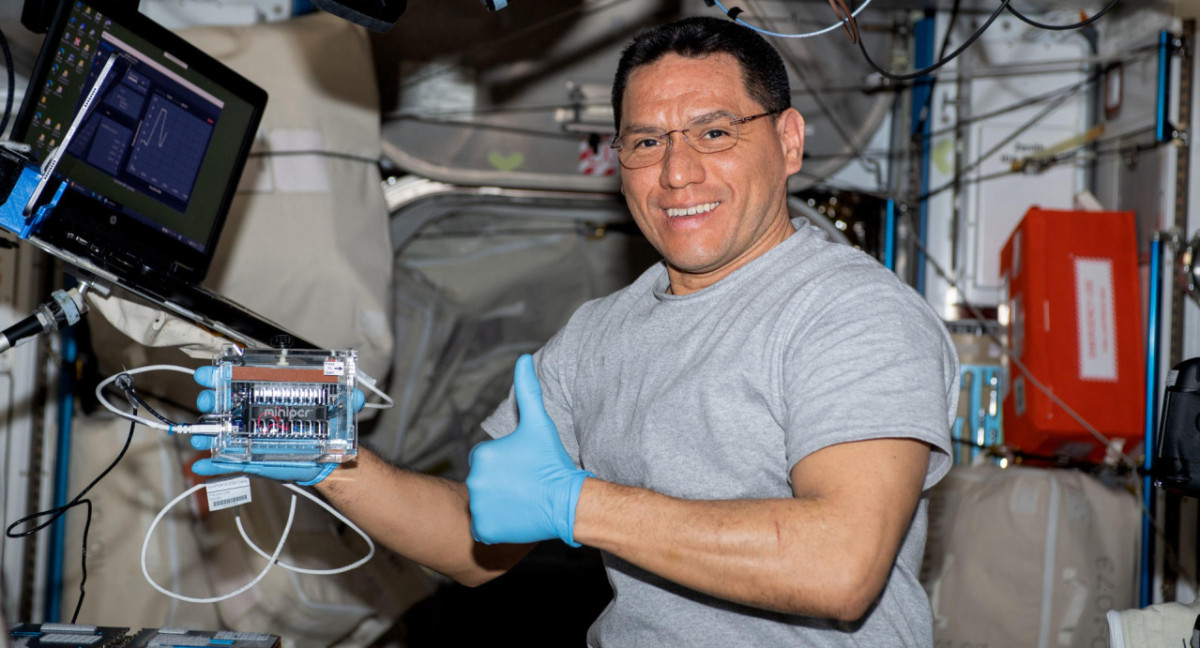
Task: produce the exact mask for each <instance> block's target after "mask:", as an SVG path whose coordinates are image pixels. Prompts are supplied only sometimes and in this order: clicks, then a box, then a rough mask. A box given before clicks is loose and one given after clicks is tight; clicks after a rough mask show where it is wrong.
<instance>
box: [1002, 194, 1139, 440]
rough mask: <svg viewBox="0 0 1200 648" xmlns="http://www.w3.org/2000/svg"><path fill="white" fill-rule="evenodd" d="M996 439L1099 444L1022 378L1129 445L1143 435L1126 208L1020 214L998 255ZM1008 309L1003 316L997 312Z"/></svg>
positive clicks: (1133, 241)
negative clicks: (1000, 413)
mask: <svg viewBox="0 0 1200 648" xmlns="http://www.w3.org/2000/svg"><path fill="white" fill-rule="evenodd" d="M1000 273H1001V285H1002V286H1003V294H1002V297H1001V300H1002V314H1001V321H1002V323H1003V324H1005V333H1006V335H1007V342H1008V346H1009V349H1010V350H1011V352H1012V355H1013V357H1014V358H1015V359H1016V360H1018V361H1020V363H1021V364H1023V365H1024V367H1025V369H1026V371H1022V370H1021V369H1020V367H1018V366H1016V365H1017V363H1016V362H1013V361H1011V360H1009V359H1007V358H1006V359H1005V363H1004V385H1005V393H1004V425H1003V427H1004V441H1005V443H1006V444H1008V445H1010V446H1013V447H1016V448H1019V449H1020V450H1024V451H1026V452H1030V453H1033V454H1039V455H1064V456H1068V457H1072V458H1076V459H1086V460H1091V461H1099V460H1101V459H1103V457H1104V455H1105V450H1106V449H1105V448H1104V446H1103V444H1102V443H1101V442H1100V441H1098V440H1097V439H1096V438H1095V437H1094V436H1093V435H1092V434H1090V433H1089V432H1088V431H1087V430H1086V429H1084V427H1083V426H1082V425H1080V424H1079V423H1078V422H1076V421H1075V419H1073V418H1072V417H1071V416H1070V415H1069V414H1067V412H1066V411H1065V410H1064V409H1063V408H1062V407H1060V406H1059V405H1057V404H1055V403H1054V402H1053V400H1052V399H1051V398H1050V396H1048V395H1047V394H1045V393H1044V392H1043V391H1042V390H1041V389H1039V388H1038V387H1036V386H1035V384H1034V383H1033V381H1032V380H1031V379H1030V376H1029V374H1032V376H1033V378H1035V379H1036V380H1037V381H1038V382H1040V383H1042V385H1044V386H1045V387H1046V388H1048V389H1049V390H1051V391H1052V392H1053V393H1054V395H1056V396H1057V397H1058V398H1060V399H1062V401H1063V402H1065V403H1066V404H1067V405H1068V406H1069V407H1070V408H1071V409H1073V410H1074V411H1075V412H1076V413H1078V414H1079V415H1080V416H1081V417H1083V419H1084V420H1086V421H1087V422H1088V423H1090V424H1091V425H1092V426H1093V427H1095V428H1096V429H1097V430H1098V431H1099V432H1100V433H1101V434H1103V435H1104V436H1106V437H1108V438H1110V439H1112V440H1113V441H1115V442H1117V443H1122V441H1123V442H1124V443H1123V446H1124V449H1125V450H1128V449H1130V448H1132V447H1133V446H1135V445H1137V443H1138V442H1139V441H1140V440H1141V438H1142V429H1143V427H1144V425H1145V422H1144V418H1143V417H1144V411H1145V396H1144V390H1143V387H1142V382H1143V380H1144V375H1143V374H1144V366H1145V358H1144V354H1145V351H1144V349H1145V343H1144V341H1143V337H1142V307H1141V299H1140V297H1139V282H1138V254H1137V233H1136V230H1135V224H1134V214H1133V212H1076V211H1056V210H1048V209H1041V208H1038V207H1034V208H1032V209H1030V210H1029V211H1028V212H1026V214H1025V217H1024V218H1023V219H1022V220H1021V222H1020V223H1019V224H1018V225H1017V228H1016V229H1015V230H1014V231H1013V233H1012V235H1011V236H1010V237H1009V239H1008V241H1007V242H1006V243H1005V245H1004V249H1003V250H1002V251H1001V253H1000ZM1004 310H1007V316H1005V314H1004V313H1003V311H1004Z"/></svg>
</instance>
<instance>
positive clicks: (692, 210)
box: [667, 202, 721, 218]
mask: <svg viewBox="0 0 1200 648" xmlns="http://www.w3.org/2000/svg"><path fill="white" fill-rule="evenodd" d="M720 204H721V203H719V202H710V203H704V204H703V205H696V206H694V207H688V208H687V209H680V208H678V207H672V208H670V209H668V210H667V216H670V217H672V218H675V217H678V216H695V215H696V214H703V213H705V212H710V211H712V210H714V209H716V208H717V205H720Z"/></svg>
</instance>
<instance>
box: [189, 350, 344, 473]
mask: <svg viewBox="0 0 1200 648" xmlns="http://www.w3.org/2000/svg"><path fill="white" fill-rule="evenodd" d="M215 374H216V367H214V366H211V365H209V366H205V367H200V368H199V369H197V370H196V371H195V373H194V374H192V377H193V378H194V379H195V381H196V382H197V383H199V384H200V385H201V386H203V387H208V388H209V389H205V390H204V391H202V392H200V394H199V395H198V396H197V397H196V407H198V408H199V409H200V411H201V412H211V411H212V410H213V408H214V407H216V404H217V395H216V393H214V392H213V391H212V387H215V386H216V384H217V381H216V375H215ZM366 400H367V398H366V395H365V394H363V393H362V392H361V391H359V390H357V389H355V390H354V411H356V412H357V411H358V410H361V409H362V407H363V404H364V403H365V402H366ZM191 443H192V447H193V448H195V449H197V450H211V449H212V437H210V436H206V435H202V434H194V435H192V437H191ZM337 466H338V464H335V463H318V462H315V461H279V462H272V461H255V462H250V463H241V462H233V461H214V460H213V459H200V460H198V461H196V462H195V463H193V464H192V472H194V473H196V474H197V475H205V476H208V475H226V474H230V473H244V474H247V475H255V476H257V477H266V478H267V479H275V480H278V481H291V482H296V483H297V484H299V485H301V486H312V485H313V484H316V483H317V482H319V481H321V480H322V479H325V478H326V477H328V476H329V473H331V472H333V470H334V469H335V468H337Z"/></svg>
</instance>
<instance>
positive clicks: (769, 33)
mask: <svg viewBox="0 0 1200 648" xmlns="http://www.w3.org/2000/svg"><path fill="white" fill-rule="evenodd" d="M713 3H714V4H716V5H717V8H718V9H720V10H721V12H722V13H724V14H725V15H726V16H728V15H729V10H728V9H726V8H725V5H723V4H721V2H720V0H713ZM869 4H871V0H867V1H866V2H864V3H862V5H860V6H859V7H858V9H855V10H854V11H853V12H851V14H850V17H851V18H857V17H858V14H860V13H862V10H863V9H866V8H867V5H869ZM733 22H735V23H737V24H739V25H741V26H743V27H749V28H750V29H753V30H754V31H756V32H758V33H760V34H763V35H765V36H775V37H778V38H810V37H812V36H820V35H821V34H828V33H829V32H831V31H833V30H835V29H837V28H838V27H841V26H842V24H844V23H845V22H846V21H845V20H839V21H837V22H835V23H833V24H832V25H830V26H828V27H826V28H824V29H818V30H817V31H813V32H808V33H806V34H781V33H779V32H773V31H770V30H766V29H763V28H761V27H755V26H754V25H751V24H750V23H748V22H745V21H743V20H742V19H741V18H734V19H733Z"/></svg>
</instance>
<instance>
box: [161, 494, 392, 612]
mask: <svg viewBox="0 0 1200 648" xmlns="http://www.w3.org/2000/svg"><path fill="white" fill-rule="evenodd" d="M205 485H206V484H196V485H195V486H192V487H191V488H189V489H187V490H185V491H184V492H182V493H180V494H179V495H177V496H176V497H175V499H173V500H171V501H170V502H169V503H168V504H167V505H166V506H165V507H163V509H162V510H161V511H159V512H158V515H156V516H154V521H153V522H151V523H150V528H149V529H147V530H146V539H145V540H143V541H142V557H141V563H142V576H144V577H145V578H146V582H147V583H150V586H151V587H153V588H154V589H156V590H158V591H159V592H162V593H163V594H166V595H167V596H170V597H171V598H175V599H179V600H180V601H187V602H188V603H218V602H220V601H224V600H226V599H229V598H232V597H234V596H237V595H238V594H241V593H242V592H245V591H246V590H248V589H250V588H251V587H254V586H255V585H257V584H258V582H259V581H261V580H262V579H263V578H266V576H267V572H269V571H271V568H272V567H274V566H275V565H276V564H278V565H279V566H280V567H283V568H284V569H287V570H288V571H294V572H298V573H301V574H314V575H319V576H324V575H331V574H340V573H342V572H347V571H350V570H351V569H356V568H358V567H361V566H362V565H364V564H366V563H367V561H369V560H371V558H373V557H374V556H375V543H374V542H372V541H371V537H370V536H368V535H367V534H366V532H364V531H363V530H362V529H360V528H358V525H356V524H354V523H353V522H351V521H350V520H349V519H347V518H346V517H345V516H343V515H342V514H341V513H339V512H337V511H336V510H334V508H333V507H332V506H330V505H329V504H326V503H325V502H323V501H322V500H320V499H319V498H317V497H316V496H314V495H313V494H311V493H309V492H308V491H305V490H303V489H301V488H298V487H297V486H294V485H292V484H283V486H284V487H285V488H288V489H290V490H292V491H294V492H296V493H300V494H301V495H303V496H305V497H307V498H309V499H311V500H312V501H314V502H316V503H317V504H318V505H319V506H321V507H322V508H324V509H325V510H326V511H329V513H330V514H332V515H333V516H334V517H336V518H337V519H338V520H341V521H342V522H344V523H345V524H346V525H347V526H349V527H350V528H351V529H353V530H354V532H355V533H357V534H358V535H359V536H360V537H362V539H363V540H364V541H366V543H367V555H366V556H364V557H363V558H360V559H359V560H357V561H355V562H353V563H350V564H349V565H346V566H344V567H337V568H334V569H308V568H304V567H295V566H293V565H288V564H286V563H283V562H280V561H279V554H281V553H283V545H284V543H286V542H287V539H288V535H289V534H290V533H291V530H292V522H293V521H294V520H295V517H296V496H295V495H292V501H291V506H290V507H289V508H288V518H287V523H286V524H284V527H283V534H282V535H281V536H280V537H279V544H278V545H276V546H275V553H273V554H271V555H267V552H265V551H263V550H262V549H259V548H258V545H256V544H254V543H253V542H252V541H251V540H250V538H249V537H248V536H247V535H246V530H245V528H243V526H242V518H241V515H240V514H238V516H237V528H238V532H239V533H240V534H241V535H242V539H243V540H245V541H246V544H248V545H249V546H250V548H251V549H253V550H254V552H255V553H257V554H258V555H260V556H262V557H264V558H266V559H267V566H266V567H264V568H263V570H262V571H261V572H259V573H258V575H257V576H255V577H254V579H253V580H251V581H250V582H249V583H246V584H245V585H242V586H241V587H239V588H238V589H236V590H234V591H232V592H230V593H228V594H221V595H218V596H212V597H208V598H196V597H191V596H185V595H183V594H179V593H176V592H172V591H170V590H168V589H166V588H165V587H163V586H161V585H159V584H158V583H156V582H155V581H154V579H153V578H152V577H151V576H150V570H149V569H148V568H147V567H146V551H147V550H148V548H149V547H150V537H151V536H152V535H153V534H154V529H155V528H156V527H157V526H158V523H159V522H160V521H161V520H162V518H163V516H164V515H166V513H167V511H169V510H171V509H172V508H174V507H175V505H176V504H178V503H179V502H180V501H181V500H183V499H184V498H186V497H187V496H189V495H191V494H192V493H195V492H196V491H198V490H200V489H201V488H203V487H204V486H205Z"/></svg>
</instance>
